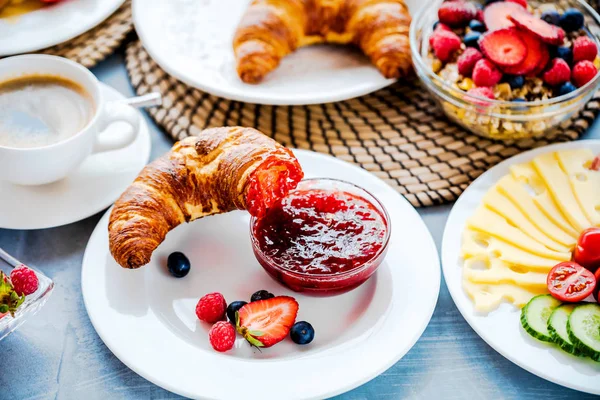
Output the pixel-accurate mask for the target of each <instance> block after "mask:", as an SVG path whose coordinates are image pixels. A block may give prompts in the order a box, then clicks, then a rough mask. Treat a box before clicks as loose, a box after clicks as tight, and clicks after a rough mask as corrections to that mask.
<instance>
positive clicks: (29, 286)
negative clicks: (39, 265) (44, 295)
mask: <svg viewBox="0 0 600 400" xmlns="http://www.w3.org/2000/svg"><path fill="white" fill-rule="evenodd" d="M10 281H11V283H12V285H13V287H14V288H15V292H17V294H18V295H25V296H29V295H30V294H32V293H35V291H36V290H37V289H38V285H39V280H38V277H37V275H36V274H35V272H33V270H31V269H29V268H27V267H26V266H25V265H19V266H18V267H17V268H15V269H13V270H12V271H11V273H10Z"/></svg>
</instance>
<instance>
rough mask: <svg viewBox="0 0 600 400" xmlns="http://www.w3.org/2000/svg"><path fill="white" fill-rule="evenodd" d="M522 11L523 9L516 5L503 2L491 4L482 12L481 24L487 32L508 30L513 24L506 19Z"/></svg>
mask: <svg viewBox="0 0 600 400" xmlns="http://www.w3.org/2000/svg"><path fill="white" fill-rule="evenodd" d="M524 10H525V9H524V8H523V7H521V6H520V5H519V4H517V3H508V2H505V1H499V2H496V3H492V4H490V5H489V6H487V7H486V8H485V9H484V10H483V22H484V23H485V26H486V27H487V29H488V31H495V30H497V29H503V28H510V27H512V26H515V24H513V23H512V21H511V20H510V19H508V16H509V15H510V14H512V13H514V12H517V11H524Z"/></svg>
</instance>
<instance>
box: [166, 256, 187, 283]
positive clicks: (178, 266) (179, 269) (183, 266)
mask: <svg viewBox="0 0 600 400" xmlns="http://www.w3.org/2000/svg"><path fill="white" fill-rule="evenodd" d="M167 267H168V268H169V273H170V274H171V275H173V276H174V277H175V278H183V277H184V276H186V275H187V274H188V273H189V272H190V260H188V258H187V257H186V256H185V255H184V254H183V253H180V252H179V251H176V252H175V253H171V254H170V255H169V258H167Z"/></svg>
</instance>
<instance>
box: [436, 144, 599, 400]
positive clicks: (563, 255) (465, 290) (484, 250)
mask: <svg viewBox="0 0 600 400" xmlns="http://www.w3.org/2000/svg"><path fill="white" fill-rule="evenodd" d="M590 154H594V155H597V154H600V141H599V140H587V141H578V142H572V143H561V144H556V145H551V146H546V147H543V148H539V149H535V150H531V151H528V152H526V153H523V154H520V155H517V156H515V157H512V158H510V159H509V160H506V161H504V162H502V163H500V164H499V165H497V166H496V167H494V168H492V169H490V170H489V171H488V172H486V173H485V174H483V175H482V176H480V177H479V178H478V179H477V180H476V181H475V182H473V184H472V185H471V186H469V188H468V189H467V190H466V191H465V192H464V193H463V195H462V196H461V197H460V198H459V199H458V201H457V202H456V204H455V206H454V208H453V209H452V212H451V213H450V216H449V218H448V222H447V225H446V229H445V232H444V238H443V243H442V269H443V273H444V278H445V280H446V283H447V285H448V289H449V291H450V294H451V296H452V298H453V300H454V302H455V303H456V306H457V307H458V309H459V310H460V312H461V313H462V315H463V317H464V318H465V319H466V321H467V322H468V323H469V324H470V325H471V327H472V328H473V329H474V330H475V332H477V334H478V335H479V336H481V338H482V339H483V340H485V341H486V342H487V343H488V344H489V345H490V346H492V347H493V348H494V349H495V350H496V351H498V352H499V353H500V354H502V355H503V356H504V357H506V358H508V359H509V360H510V361H512V362H514V363H515V364H517V365H519V366H520V367H522V368H524V369H526V370H527V371H529V372H531V373H534V374H536V375H538V376H540V377H541V378H544V379H546V380H549V381H551V382H554V383H557V384H559V385H562V386H565V387H568V388H572V389H575V390H579V391H582V392H587V393H592V394H600V380H599V379H597V378H598V376H599V375H600V363H597V362H594V361H592V360H590V359H587V358H579V357H575V356H572V355H570V354H567V353H565V352H563V351H562V350H560V349H559V348H558V347H556V346H553V345H552V344H547V343H543V342H540V341H537V340H535V339H534V338H532V337H531V336H529V335H528V334H527V333H526V332H525V330H524V329H523V328H522V327H521V324H520V321H519V318H520V315H521V307H522V306H523V305H524V304H525V303H527V301H528V300H529V299H530V298H531V297H532V296H534V295H536V294H539V293H547V290H546V289H545V286H544V284H545V276H546V275H547V272H548V271H549V269H550V268H552V266H554V265H555V264H558V263H560V262H561V261H563V260H564V259H570V251H571V248H572V247H573V245H574V243H575V242H576V240H577V236H578V234H579V232H580V231H581V230H582V228H583V229H585V228H586V227H589V226H600V223H599V221H600V203H598V204H595V202H597V201H600V172H598V173H596V172H592V171H590V170H589V169H587V166H588V165H587V164H589V155H590ZM555 160H556V162H554V161H555ZM559 160H560V161H559ZM557 168H558V169H557ZM525 181H527V182H528V183H529V184H525V183H524V182H525ZM522 265H526V267H522ZM463 280H464V284H463Z"/></svg>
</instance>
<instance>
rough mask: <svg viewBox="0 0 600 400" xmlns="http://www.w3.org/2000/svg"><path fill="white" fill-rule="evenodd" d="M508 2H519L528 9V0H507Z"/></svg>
mask: <svg viewBox="0 0 600 400" xmlns="http://www.w3.org/2000/svg"><path fill="white" fill-rule="evenodd" d="M506 2H507V3H517V4H518V5H520V6H521V7H523V8H524V9H527V0H506Z"/></svg>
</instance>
